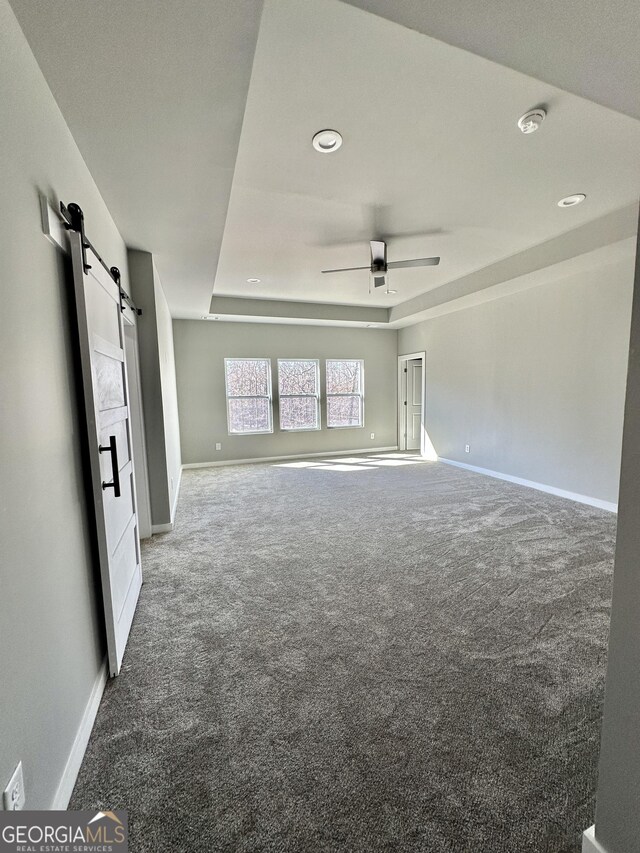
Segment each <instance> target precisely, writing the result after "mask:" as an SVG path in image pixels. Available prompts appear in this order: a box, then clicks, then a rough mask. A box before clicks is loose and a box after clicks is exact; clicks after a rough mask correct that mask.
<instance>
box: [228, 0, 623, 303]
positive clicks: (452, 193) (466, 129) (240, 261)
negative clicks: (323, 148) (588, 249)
mask: <svg viewBox="0 0 640 853" xmlns="http://www.w3.org/2000/svg"><path fill="white" fill-rule="evenodd" d="M540 103H545V104H548V105H549V115H548V118H547V120H546V121H545V123H544V124H543V126H542V128H541V130H540V131H539V132H538V133H536V134H534V135H530V136H525V135H523V134H522V133H521V132H520V131H519V130H518V128H517V126H516V122H517V119H518V117H519V116H520V115H521V114H522V113H523V112H525V110H526V109H528V108H530V107H532V106H534V105H536V104H540ZM324 127H332V128H336V129H338V130H339V131H340V132H341V133H342V135H343V137H344V144H343V146H342V147H341V148H340V150H339V151H337V152H336V153H334V154H319V153H317V152H316V151H315V150H314V149H313V148H312V146H311V137H312V135H313V133H314V132H315V131H317V130H320V129H322V128H324ZM639 152H640V122H637V121H636V120H634V119H631V118H629V117H627V116H623V115H621V114H618V113H613V112H612V111H610V110H608V109H606V108H604V107H601V106H597V105H595V104H593V103H591V102H589V101H585V100H583V99H581V98H578V97H577V96H574V95H569V94H567V93H565V92H562V91H560V90H558V89H555V88H553V87H551V86H549V85H548V84H545V83H540V82H539V81H537V80H534V79H532V78H530V77H526V76H524V75H522V74H520V73H518V72H516V71H513V70H511V69H507V68H504V67H502V66H499V65H496V64H495V63H492V62H489V61H488V60H486V59H483V58H480V57H478V56H474V55H473V54H471V53H468V52H465V51H462V50H460V49H458V48H454V47H451V46H449V45H446V44H444V43H443V42H440V41H436V40H434V39H432V38H430V37H428V36H424V35H422V34H420V33H417V32H413V31H411V30H409V29H407V28H405V27H402V26H399V25H397V24H395V23H391V22H389V21H387V20H384V19H382V18H380V17H376V16H374V15H370V14H367V13H364V12H362V11H360V10H359V9H355V8H353V7H351V6H349V5H345V4H344V3H341V2H338V0H323V2H321V3H313V4H306V3H305V4H303V3H300V0H266V2H265V7H264V12H263V17H262V23H261V27H260V35H259V38H258V45H257V49H256V55H255V58H254V64H253V73H252V77H251V85H250V88H249V95H248V99H247V106H246V112H245V117H244V123H243V128H242V135H241V138H240V147H239V151H238V158H237V161H236V171H235V175H234V180H233V187H232V192H231V200H230V204H229V211H228V214H227V222H226V227H225V233H224V238H223V242H222V251H221V254H220V261H219V264H218V272H217V276H216V281H215V286H214V294H216V295H233V296H251V297H255V296H256V295H261V296H263V297H265V298H269V299H288V300H311V301H314V302H321V301H327V302H333V303H345V304H352V305H353V304H377V305H393V304H396V303H397V302H400V301H404V300H407V299H410V298H412V297H415V296H417V295H418V294H419V293H422V292H424V291H426V290H430V289H433V288H435V287H438V286H440V285H442V284H445V283H446V282H448V281H451V280H453V279H457V278H459V277H461V276H463V275H466V274H468V273H469V272H472V271H473V270H476V269H479V268H482V267H485V266H487V265H489V264H491V263H494V262H495V261H497V260H500V259H501V258H504V257H506V256H510V255H513V254H516V253H518V252H521V251H523V250H524V249H527V248H528V247H530V246H532V245H535V244H537V243H540V242H543V241H545V240H548V239H549V238H551V237H553V236H556V235H557V234H560V233H562V232H563V231H567V230H570V229H573V228H575V227H577V226H579V225H581V224H583V223H584V222H586V221H588V220H590V219H595V218H598V217H600V216H602V215H603V214H605V213H607V212H609V211H611V210H613V209H616V208H617V207H620V206H623V205H628V204H630V203H632V202H633V201H635V200H636V199H637V197H638V195H640V170H639V166H640V154H639ZM576 192H584V193H586V194H587V201H586V202H585V203H584V204H583V205H582V206H581V207H576V208H574V209H565V210H561V209H560V208H558V207H557V201H558V200H559V199H560V198H562V197H563V196H566V195H569V194H570V193H576ZM376 214H377V222H376ZM394 234H395V235H399V236H397V237H389V235H394ZM405 234H406V235H411V236H403V235H405ZM374 238H375V239H379V238H389V259H390V260H396V259H402V258H415V257H424V256H427V255H440V256H441V258H442V260H441V263H440V266H439V267H431V268H421V269H408V270H397V271H393V272H392V274H391V278H392V287H393V288H394V289H395V288H397V289H398V294H397V296H386V295H384V294H381V293H379V292H376V293H373V294H369V292H368V273H367V272H366V271H365V272H353V273H341V274H339V275H332V276H326V275H322V274H321V272H320V271H321V270H322V269H327V268H341V267H349V266H357V265H366V264H367V263H368V262H369V246H368V240H369V239H374ZM250 277H257V278H260V279H261V283H260V284H259V285H251V284H248V283H247V281H246V280H247V278H250Z"/></svg>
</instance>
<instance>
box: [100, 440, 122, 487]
mask: <svg viewBox="0 0 640 853" xmlns="http://www.w3.org/2000/svg"><path fill="white" fill-rule="evenodd" d="M98 450H99V451H100V453H106V452H107V451H108V452H109V453H110V454H111V472H112V476H113V479H112V480H111V482H110V483H105V482H104V481H103V482H102V488H103V489H113V494H114V497H116V498H119V497H120V472H119V470H118V448H117V447H116V437H115V435H110V436H109V446H108V447H103V446H102V445H99V446H98Z"/></svg>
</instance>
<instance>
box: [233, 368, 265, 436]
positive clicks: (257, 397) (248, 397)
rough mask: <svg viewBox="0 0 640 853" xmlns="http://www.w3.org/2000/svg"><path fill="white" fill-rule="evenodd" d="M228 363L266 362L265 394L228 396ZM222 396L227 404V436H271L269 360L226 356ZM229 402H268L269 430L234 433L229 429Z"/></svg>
mask: <svg viewBox="0 0 640 853" xmlns="http://www.w3.org/2000/svg"><path fill="white" fill-rule="evenodd" d="M229 361H266V362H267V394H266V395H265V394H232V395H230V394H229V383H228V376H227V362H229ZM224 394H225V399H226V402H227V435H229V436H242V435H271V434H273V381H272V375H271V359H270V358H265V357H264V356H246V357H234V356H228V357H225V359H224ZM229 400H268V402H269V429H255V430H246V431H244V432H234V431H233V430H232V429H231V418H230V413H229Z"/></svg>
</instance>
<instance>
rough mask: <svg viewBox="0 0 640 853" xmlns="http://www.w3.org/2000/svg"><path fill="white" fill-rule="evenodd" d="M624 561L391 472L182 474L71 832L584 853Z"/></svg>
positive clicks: (134, 846) (487, 495)
mask: <svg viewBox="0 0 640 853" xmlns="http://www.w3.org/2000/svg"><path fill="white" fill-rule="evenodd" d="M614 539H615V516H613V515H612V514H609V513H606V512H604V511H600V510H597V509H594V508H591V507H588V506H584V505H580V504H576V503H573V502H571V501H567V500H564V499H562V498H556V497H553V496H551V495H547V494H544V493H541V492H536V491H533V490H530V489H527V488H524V487H520V486H516V485H512V484H510V483H506V482H501V481H498V480H494V479H490V478H488V477H484V476H482V475H478V474H474V473H471V472H469V471H464V470H460V469H457V468H453V467H451V466H447V465H444V464H441V463H427V462H418V461H417V460H416V459H411V458H403V457H401V456H398V455H380V456H377V457H376V456H369V457H362V458H353V459H335V460H333V461H331V460H328V461H324V460H319V461H312V460H310V461H308V462H303V463H298V462H295V463H289V464H279V465H278V464H268V465H267V464H261V465H247V466H236V467H229V468H218V469H201V470H191V471H185V473H184V477H183V483H182V492H181V496H180V503H179V508H178V517H177V523H176V527H175V530H174V531H173V532H172V533H169V534H165V535H162V536H157V537H154V539H153V540H152V541H151V542H150V543H149V544H147V545H146V546H145V548H144V554H143V568H144V573H145V585H144V587H143V591H142V596H141V600H140V605H139V610H138V613H137V615H136V618H135V622H134V625H133V630H132V633H131V637H130V641H129V646H128V651H127V654H126V656H125V665H124V669H123V672H122V674H121V676H120V677H119V678H118V679H115V680H114V681H112V682H110V683H109V684H108V685H107V689H106V692H105V695H104V699H103V702H102V705H101V707H100V710H99V713H98V717H97V721H96V725H95V729H94V732H93V734H92V737H91V742H90V744H89V748H88V751H87V754H86V758H85V761H84V764H83V766H82V769H81V772H80V776H79V778H78V782H77V785H76V789H75V791H74V794H73V798H72V803H71V808H91V809H94V808H96V807H100V808H106V807H109V808H123V809H127V810H128V812H129V820H130V826H131V836H132V841H131V850H132V851H133V853H147V851H148V852H149V853H151V851H153V853H156V851H173V853H183V851H184V853H194V851H242V853H248V851H274V853H275V851H283V853H284V851H286V853H307V851H314V853H315V851H336V853H337V851H340V852H341V853H342V851H355V852H356V853H360V851H362V853H369V851H427V853H445V851H446V853H449V851H455V853H464V851H468V853H472V851H473V853H574V851H578V850H579V838H580V833H581V831H582V830H583V829H585V828H586V827H587V826H589V825H590V824H591V823H592V822H593V816H594V790H595V783H596V767H597V751H598V740H599V729H600V717H601V708H602V700H603V680H604V666H605V654H606V641H607V631H608V618H609V605H610V591H611V571H612V562H613V549H614Z"/></svg>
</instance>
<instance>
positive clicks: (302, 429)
mask: <svg viewBox="0 0 640 853" xmlns="http://www.w3.org/2000/svg"><path fill="white" fill-rule="evenodd" d="M283 361H313V362H314V363H315V365H316V389H317V390H316V393H315V394H282V393H281V392H280V363H281V362H283ZM301 397H304V398H306V397H311V398H315V401H316V413H317V421H318V426H314V427H297V428H296V429H287V428H286V427H283V426H282V414H281V409H280V400H283V399H287V398H291V399H294V400H295V399H299V398H301ZM278 427H279V429H280V432H317V431H318V430H320V429H322V414H321V410H320V359H319V358H279V359H278Z"/></svg>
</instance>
